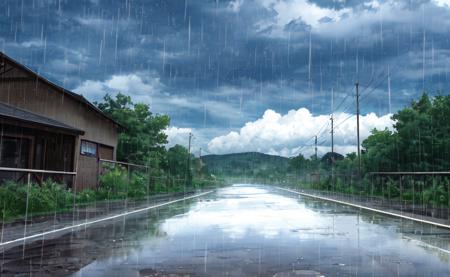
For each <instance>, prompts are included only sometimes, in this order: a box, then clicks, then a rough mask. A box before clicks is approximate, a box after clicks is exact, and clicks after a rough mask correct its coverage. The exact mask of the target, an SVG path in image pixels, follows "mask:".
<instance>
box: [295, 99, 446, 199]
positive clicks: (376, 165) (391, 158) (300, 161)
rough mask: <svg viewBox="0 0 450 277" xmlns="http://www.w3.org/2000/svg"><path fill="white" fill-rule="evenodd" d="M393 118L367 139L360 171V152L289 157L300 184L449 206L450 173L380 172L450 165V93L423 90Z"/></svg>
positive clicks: (436, 169)
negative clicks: (332, 158)
mask: <svg viewBox="0 0 450 277" xmlns="http://www.w3.org/2000/svg"><path fill="white" fill-rule="evenodd" d="M392 118H393V119H394V120H395V124H394V126H393V129H392V130H389V129H384V130H376V129H374V130H372V134H371V135H370V136H369V137H368V138H367V139H366V140H364V141H363V143H362V152H361V173H360V175H359V172H358V157H357V155H356V153H350V154H347V155H346V156H345V157H337V158H336V159H335V161H334V164H333V163H332V162H330V160H329V159H323V158H322V160H321V161H320V162H317V161H315V160H314V158H311V159H306V158H305V157H303V156H302V155H299V156H297V157H295V158H293V159H292V160H291V166H293V167H295V168H296V169H297V170H298V172H297V173H298V174H297V176H299V180H298V181H297V186H299V187H302V188H313V189H318V190H326V191H333V192H341V193H346V194H357V195H362V196H378V197H381V198H384V199H392V200H402V201H407V202H415V203H420V204H422V205H432V206H439V207H443V206H445V207H450V186H449V185H450V179H449V177H450V176H449V175H447V176H446V175H436V174H435V175H433V174H423V175H408V174H405V175H404V176H403V177H400V176H399V175H386V174H379V172H443V171H450V96H436V97H433V98H430V97H429V96H428V95H427V94H423V95H422V97H421V98H420V99H419V100H418V101H413V102H412V103H411V105H409V106H408V107H405V108H403V109H402V110H399V111H398V112H397V113H395V114H394V115H393V116H392ZM311 174H312V175H311ZM306 176H308V177H307V178H306ZM319 176H320V177H319ZM302 177H303V178H302Z"/></svg>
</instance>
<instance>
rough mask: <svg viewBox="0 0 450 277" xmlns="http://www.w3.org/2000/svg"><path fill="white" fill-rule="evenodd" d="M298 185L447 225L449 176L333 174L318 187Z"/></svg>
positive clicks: (314, 191)
mask: <svg viewBox="0 0 450 277" xmlns="http://www.w3.org/2000/svg"><path fill="white" fill-rule="evenodd" d="M349 180H351V181H350V182H349ZM298 183H300V185H297V186H294V188H301V189H302V191H304V192H308V193H310V194H314V195H318V196H324V197H327V198H331V199H336V200H339V201H344V202H349V203H356V204H360V205H363V206H367V207H372V208H375V209H380V210H384V211H392V212H395V213H399V214H407V215H408V216H411V217H420V218H423V219H427V220H433V221H436V222H441V223H445V224H448V223H450V209H449V208H450V172H370V173H368V174H366V175H365V176H363V177H361V178H359V177H358V175H354V174H335V175H334V176H333V177H331V176H328V178H326V180H323V181H321V182H318V183H315V182H310V183H302V182H298ZM298 183H297V184H298Z"/></svg>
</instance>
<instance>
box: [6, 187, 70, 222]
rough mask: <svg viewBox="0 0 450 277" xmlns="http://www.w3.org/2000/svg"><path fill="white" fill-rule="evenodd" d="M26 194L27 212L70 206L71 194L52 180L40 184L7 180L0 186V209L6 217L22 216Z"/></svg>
mask: <svg viewBox="0 0 450 277" xmlns="http://www.w3.org/2000/svg"><path fill="white" fill-rule="evenodd" d="M27 196H28V213H29V214H33V213H43V212H50V211H57V210H62V209H67V208H70V207H71V205H72V199H73V194H72V192H71V191H70V190H67V189H66V188H65V186H64V185H60V184H57V183H55V182H53V181H52V180H47V181H45V182H44V183H43V184H42V185H38V184H30V185H29V186H28V185H26V184H17V183H14V182H7V183H6V184H4V185H2V186H0V205H1V206H0V209H2V211H3V212H2V216H3V217H4V218H6V219H9V218H13V217H17V216H24V215H25V212H26V205H27Z"/></svg>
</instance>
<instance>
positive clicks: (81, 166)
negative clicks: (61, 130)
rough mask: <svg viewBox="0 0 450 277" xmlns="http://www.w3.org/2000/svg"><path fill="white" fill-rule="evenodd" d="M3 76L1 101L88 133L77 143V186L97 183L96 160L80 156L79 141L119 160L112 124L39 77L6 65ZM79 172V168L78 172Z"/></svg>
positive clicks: (114, 128)
mask: <svg viewBox="0 0 450 277" xmlns="http://www.w3.org/2000/svg"><path fill="white" fill-rule="evenodd" d="M9 67H13V69H12V70H10V71H8V72H7V73H5V74H3V75H2V76H1V77H0V101H1V102H4V103H7V104H10V105H12V106H16V107H19V108H22V109H25V110H28V111H31V112H34V113H37V114H40V115H43V116H46V117H49V118H53V119H55V120H58V121H60V122H63V123H66V124H68V125H70V126H72V127H75V128H78V129H81V130H83V131H84V132H85V134H84V135H83V136H79V137H78V138H77V140H76V143H75V155H74V156H75V157H74V165H77V164H78V173H79V174H78V176H77V186H79V187H80V188H81V187H83V188H84V187H93V186H95V185H96V184H97V165H96V163H97V161H96V160H97V158H95V157H87V156H83V155H80V140H81V139H85V140H89V141H93V142H96V143H99V144H103V145H107V146H111V147H113V148H114V151H113V159H115V158H116V149H117V140H118V130H117V126H116V125H115V124H114V123H113V122H112V121H111V120H108V119H107V118H105V117H104V116H102V115H101V114H99V113H98V112H96V111H94V110H93V109H92V108H90V107H88V106H87V105H86V104H85V103H82V102H80V101H77V100H76V99H74V98H73V97H71V96H70V95H68V94H67V93H65V92H62V91H60V90H57V89H56V88H54V87H53V86H51V85H49V84H47V83H45V82H44V81H38V80H37V78H36V76H35V75H33V74H30V73H28V72H27V71H25V70H22V69H21V68H18V67H15V66H13V65H12V64H8V63H7V68H6V69H7V70H8V69H9ZM75 170H76V169H75Z"/></svg>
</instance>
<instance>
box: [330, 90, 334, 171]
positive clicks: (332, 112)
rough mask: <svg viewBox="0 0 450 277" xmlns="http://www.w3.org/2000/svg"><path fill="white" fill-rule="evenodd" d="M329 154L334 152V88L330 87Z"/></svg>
mask: <svg viewBox="0 0 450 277" xmlns="http://www.w3.org/2000/svg"><path fill="white" fill-rule="evenodd" d="M330 120H331V154H334V90H333V89H331V116H330ZM331 158H332V162H333V163H334V156H333V155H332V157H331Z"/></svg>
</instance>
